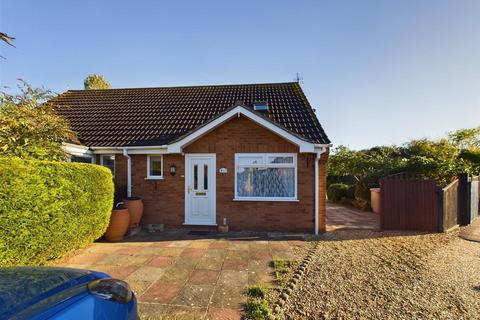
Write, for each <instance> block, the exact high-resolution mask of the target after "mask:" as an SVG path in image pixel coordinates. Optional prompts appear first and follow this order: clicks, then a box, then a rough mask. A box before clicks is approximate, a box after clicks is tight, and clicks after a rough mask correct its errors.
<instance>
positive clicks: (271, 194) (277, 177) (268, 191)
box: [235, 153, 297, 201]
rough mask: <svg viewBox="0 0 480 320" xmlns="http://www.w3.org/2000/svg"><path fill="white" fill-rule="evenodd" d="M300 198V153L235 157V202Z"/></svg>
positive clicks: (236, 155) (243, 154) (241, 155)
mask: <svg viewBox="0 0 480 320" xmlns="http://www.w3.org/2000/svg"><path fill="white" fill-rule="evenodd" d="M296 199H297V156H296V154H294V153H287V154H285V153H281V154H280V153H264V154H258V153H237V154H235V200H263V201H288V200H296Z"/></svg>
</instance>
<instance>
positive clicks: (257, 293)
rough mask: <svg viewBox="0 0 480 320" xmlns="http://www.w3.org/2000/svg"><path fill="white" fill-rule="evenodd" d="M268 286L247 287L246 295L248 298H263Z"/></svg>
mask: <svg viewBox="0 0 480 320" xmlns="http://www.w3.org/2000/svg"><path fill="white" fill-rule="evenodd" d="M268 290H269V289H268V288H267V287H264V286H261V285H256V286H251V287H248V288H247V296H248V297H250V298H258V299H264V298H265V297H266V296H267V293H268Z"/></svg>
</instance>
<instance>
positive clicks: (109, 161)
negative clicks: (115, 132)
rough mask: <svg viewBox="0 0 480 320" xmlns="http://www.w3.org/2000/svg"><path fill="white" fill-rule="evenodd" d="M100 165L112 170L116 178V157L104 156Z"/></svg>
mask: <svg viewBox="0 0 480 320" xmlns="http://www.w3.org/2000/svg"><path fill="white" fill-rule="evenodd" d="M100 165H102V166H104V167H107V168H108V169H110V171H112V175H113V176H114V177H115V155H112V154H102V155H101V157H100Z"/></svg>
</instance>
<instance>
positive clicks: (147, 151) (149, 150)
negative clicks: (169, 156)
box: [125, 147, 167, 154]
mask: <svg viewBox="0 0 480 320" xmlns="http://www.w3.org/2000/svg"><path fill="white" fill-rule="evenodd" d="M125 149H127V150H128V154H166V153H167V148H166V147H165V148H159V147H156V148H136V149H132V148H129V147H125Z"/></svg>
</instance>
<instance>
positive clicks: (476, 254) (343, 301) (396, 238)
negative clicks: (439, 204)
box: [284, 231, 480, 319]
mask: <svg viewBox="0 0 480 320" xmlns="http://www.w3.org/2000/svg"><path fill="white" fill-rule="evenodd" d="M339 240H342V241H339ZM312 262H313V263H312V264H311V267H310V268H309V269H308V271H307V272H306V273H305V275H304V276H303V277H302V280H301V281H300V283H299V285H298V286H297V289H296V290H295V291H294V292H293V293H292V296H291V297H290V298H289V300H288V301H287V303H286V305H285V306H284V318H285V319H480V243H476V242H469V241H466V240H463V239H460V238H458V237H457V236H456V235H446V234H429V235H427V234H422V235H419V234H405V233H403V234H400V233H391V232H390V233H388V232H375V231H337V232H330V233H327V234H325V235H324V236H323V239H322V241H320V242H319V246H318V250H317V251H316V254H315V257H314V260H313V261H312Z"/></svg>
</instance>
